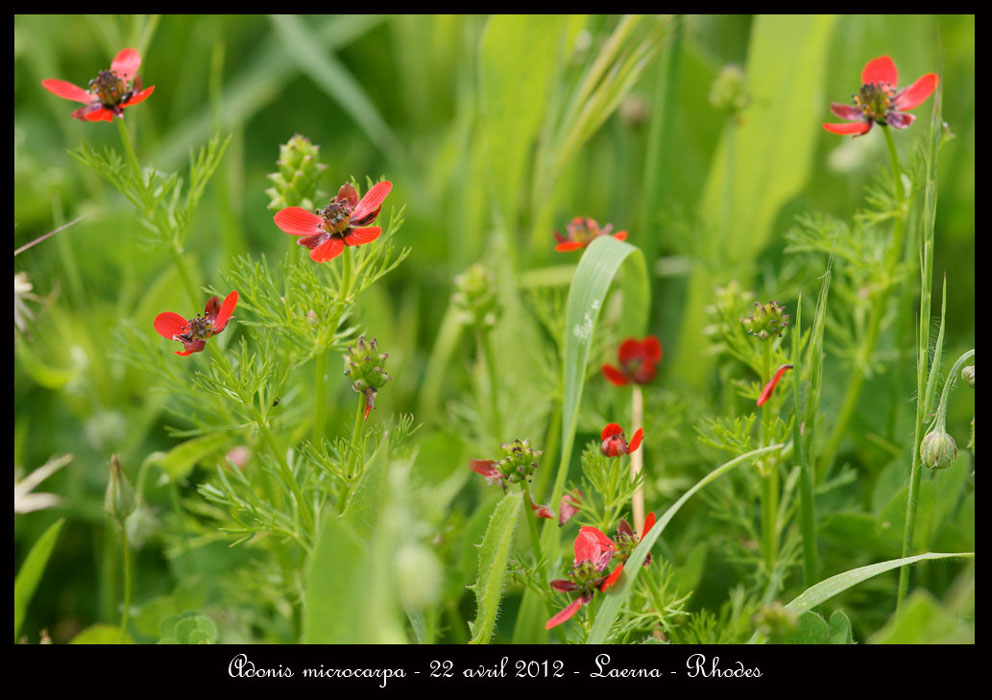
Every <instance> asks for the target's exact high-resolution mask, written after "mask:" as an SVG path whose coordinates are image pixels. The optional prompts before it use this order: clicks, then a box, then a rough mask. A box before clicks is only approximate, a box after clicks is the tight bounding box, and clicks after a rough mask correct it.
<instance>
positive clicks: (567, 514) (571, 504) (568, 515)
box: [558, 489, 582, 527]
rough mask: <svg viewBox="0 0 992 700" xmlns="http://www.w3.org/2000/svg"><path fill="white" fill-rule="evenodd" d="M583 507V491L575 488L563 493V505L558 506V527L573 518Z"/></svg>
mask: <svg viewBox="0 0 992 700" xmlns="http://www.w3.org/2000/svg"><path fill="white" fill-rule="evenodd" d="M581 507H582V491H580V490H579V489H574V490H572V491H569V492H568V493H566V494H562V497H561V507H559V508H558V527H561V526H562V525H564V524H565V523H567V522H568V521H569V520H571V519H572V516H573V515H575V514H576V513H578V512H579V508H581Z"/></svg>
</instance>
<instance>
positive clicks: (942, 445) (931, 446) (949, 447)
mask: <svg viewBox="0 0 992 700" xmlns="http://www.w3.org/2000/svg"><path fill="white" fill-rule="evenodd" d="M920 458H921V459H922V460H923V465H924V466H925V467H927V468H928V469H933V470H939V469H947V467H949V466H951V465H952V464H954V460H956V459H957V458H958V446H957V445H956V444H954V438H952V437H951V436H950V435H948V434H947V433H946V432H945V431H944V429H943V427H937V428H935V429H933V430H931V431H930V432H929V433H927V434H926V435H925V436H924V438H923V442H922V443H921V444H920Z"/></svg>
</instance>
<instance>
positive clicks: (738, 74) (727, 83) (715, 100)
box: [710, 64, 751, 115]
mask: <svg viewBox="0 0 992 700" xmlns="http://www.w3.org/2000/svg"><path fill="white" fill-rule="evenodd" d="M710 104H711V105H713V106H714V107H716V108H717V109H718V110H720V111H721V112H729V113H730V114H732V115H737V114H738V113H740V112H741V111H742V110H744V109H745V108H746V107H747V106H748V105H750V104H751V96H750V95H749V94H748V92H747V84H746V81H745V77H744V71H743V70H742V69H741V67H740V66H738V65H733V64H731V65H727V66H724V67H723V69H722V70H721V71H720V72H719V73H718V74H717V76H716V79H715V80H714V81H713V85H712V86H711V87H710Z"/></svg>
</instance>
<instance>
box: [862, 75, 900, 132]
mask: <svg viewBox="0 0 992 700" xmlns="http://www.w3.org/2000/svg"><path fill="white" fill-rule="evenodd" d="M895 96H896V89H895V86H894V85H892V83H884V82H878V83H869V84H867V85H862V86H861V92H860V93H859V94H857V95H855V96H854V106H855V107H857V108H858V109H860V110H861V113H862V114H864V115H865V119H869V120H871V121H874V122H878V123H879V124H885V115H886V114H887V113H888V112H889V110H890V109H892V100H893V99H894V98H895Z"/></svg>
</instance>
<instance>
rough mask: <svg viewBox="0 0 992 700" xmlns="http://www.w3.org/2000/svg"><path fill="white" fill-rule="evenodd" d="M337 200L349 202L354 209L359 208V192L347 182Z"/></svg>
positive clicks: (342, 186)
mask: <svg viewBox="0 0 992 700" xmlns="http://www.w3.org/2000/svg"><path fill="white" fill-rule="evenodd" d="M337 200H338V201H339V202H347V203H348V204H349V205H350V206H351V208H352V209H354V208H355V207H357V206H358V192H357V191H356V190H355V188H354V187H352V185H351V183H350V182H346V183H344V184H343V185H341V189H339V190H338V197H337Z"/></svg>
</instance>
